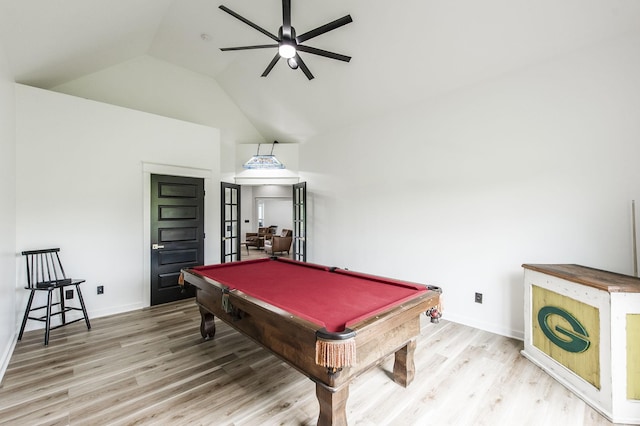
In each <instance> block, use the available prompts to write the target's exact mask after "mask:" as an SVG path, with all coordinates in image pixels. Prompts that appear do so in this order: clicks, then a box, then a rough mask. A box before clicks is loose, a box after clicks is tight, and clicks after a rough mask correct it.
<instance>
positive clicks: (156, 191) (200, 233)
mask: <svg viewBox="0 0 640 426" xmlns="http://www.w3.org/2000/svg"><path fill="white" fill-rule="evenodd" d="M150 204H151V208H150V218H151V225H150V237H151V238H150V240H151V241H150V242H151V247H150V249H151V255H150V258H151V262H150V264H151V272H150V276H151V305H152V306H153V305H158V304H161V303H168V302H173V301H176V300H181V299H186V298H189V297H193V296H194V295H195V294H194V291H193V290H192V289H183V288H182V287H181V286H179V285H178V276H179V275H180V270H181V269H182V268H188V267H193V266H197V265H202V264H203V263H204V237H205V233H204V179H201V178H191V177H180V176H169V175H157V174H152V175H151V202H150Z"/></svg>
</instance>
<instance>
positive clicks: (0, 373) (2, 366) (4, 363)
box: [0, 333, 18, 383]
mask: <svg viewBox="0 0 640 426" xmlns="http://www.w3.org/2000/svg"><path fill="white" fill-rule="evenodd" d="M9 341H10V342H11V344H9V345H8V346H7V348H6V350H5V351H4V353H3V354H2V357H1V358H0V383H2V380H3V379H4V373H5V372H6V371H7V367H8V366H9V361H11V355H13V350H14V349H15V347H16V342H17V341H18V334H17V333H13V335H12V336H11V338H10V339H9Z"/></svg>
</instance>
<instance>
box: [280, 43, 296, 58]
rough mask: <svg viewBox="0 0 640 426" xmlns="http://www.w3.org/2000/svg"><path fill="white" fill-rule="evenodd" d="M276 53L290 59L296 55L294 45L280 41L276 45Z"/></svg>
mask: <svg viewBox="0 0 640 426" xmlns="http://www.w3.org/2000/svg"><path fill="white" fill-rule="evenodd" d="M278 54H279V55H280V57H281V58H285V59H291V58H293V57H294V56H296V47H295V46H294V45H293V44H292V43H289V42H282V43H280V46H278Z"/></svg>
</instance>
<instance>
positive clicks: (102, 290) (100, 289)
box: [98, 285, 104, 294]
mask: <svg viewBox="0 0 640 426" xmlns="http://www.w3.org/2000/svg"><path fill="white" fill-rule="evenodd" d="M98 294H104V286H102V285H99V286H98Z"/></svg>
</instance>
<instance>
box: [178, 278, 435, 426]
mask: <svg viewBox="0 0 640 426" xmlns="http://www.w3.org/2000/svg"><path fill="white" fill-rule="evenodd" d="M182 273H183V276H184V282H185V285H192V286H194V287H195V288H196V303H197V304H198V306H199V309H200V314H201V317H202V318H201V326H200V332H201V334H202V336H203V337H204V338H211V337H213V336H214V335H215V323H214V316H217V317H218V318H219V319H220V320H222V321H224V322H225V323H227V324H229V325H230V326H231V327H233V328H235V329H236V330H238V331H240V332H241V333H242V334H244V335H246V336H247V337H249V338H251V339H252V340H254V341H255V342H257V343H259V344H260V345H261V346H263V347H264V348H266V349H267V350H269V351H271V352H272V353H273V354H275V355H276V356H278V357H279V358H281V359H283V360H285V361H286V362H287V363H288V364H290V365H291V366H293V367H294V368H296V369H297V370H299V371H300V372H301V373H303V374H304V375H306V376H307V377H309V378H310V379H311V380H313V381H314V382H315V383H316V395H317V397H318V402H319V404H320V415H319V419H318V424H319V425H325V424H331V425H337V424H345V425H346V401H347V397H348V388H349V383H350V382H351V381H352V380H353V379H354V378H355V377H356V376H358V375H359V374H361V373H363V372H364V371H367V370H369V369H370V368H372V367H374V366H376V365H378V364H379V363H381V362H382V361H384V359H385V358H386V357H387V356H389V355H391V354H392V353H394V352H395V363H394V371H393V375H394V380H395V381H396V382H397V383H399V384H401V385H402V386H408V385H409V384H410V383H411V381H412V380H413V378H414V374H415V366H414V362H413V352H414V349H415V339H416V337H417V336H418V335H419V334H420V314H421V313H423V312H426V311H428V310H429V309H431V308H433V307H435V306H437V305H438V304H439V296H440V293H439V292H437V291H427V292H426V293H422V294H421V295H419V296H417V297H416V298H414V299H411V300H409V301H407V302H406V303H403V304H401V305H398V306H395V307H392V308H390V309H388V310H386V311H383V312H381V313H379V314H376V315H374V316H373V317H371V318H366V319H363V320H362V321H360V322H358V323H355V324H351V325H349V328H350V329H351V330H353V331H355V333H356V335H355V342H356V363H355V365H353V366H350V367H345V368H343V369H341V370H339V371H337V372H332V371H330V370H328V369H327V368H326V367H323V366H321V365H317V364H316V359H315V350H316V331H317V330H318V329H319V328H321V326H319V325H318V324H315V323H313V322H311V321H307V320H306V319H304V318H300V317H299V316H296V315H293V314H291V313H289V312H287V311H285V310H283V309H281V308H278V307H276V306H273V305H271V304H269V303H266V302H264V301H262V300H259V299H257V298H255V297H252V296H249V295H247V294H245V293H243V292H241V291H239V290H231V291H225V290H226V287H225V286H223V285H221V284H220V283H218V282H216V281H215V280H213V279H211V278H208V277H206V276H203V275H201V274H199V273H198V272H197V271H193V270H189V269H187V270H183V271H182ZM225 293H226V296H225ZM223 297H227V298H228V304H229V305H230V306H232V307H233V309H231V312H227V311H226V310H225V309H224V308H223V302H222V299H223Z"/></svg>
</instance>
